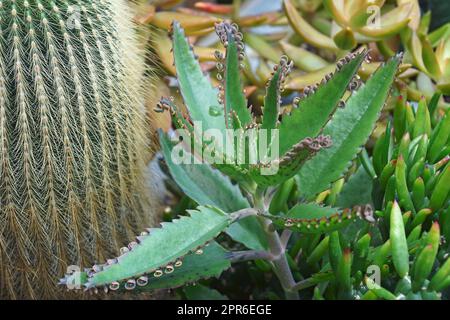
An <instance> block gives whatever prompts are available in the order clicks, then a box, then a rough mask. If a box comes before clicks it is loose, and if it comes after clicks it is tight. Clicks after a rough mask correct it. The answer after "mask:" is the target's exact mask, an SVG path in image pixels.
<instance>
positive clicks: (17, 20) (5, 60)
mask: <svg viewBox="0 0 450 320" xmlns="http://www.w3.org/2000/svg"><path fill="white" fill-rule="evenodd" d="M144 71H145V68H144V54H143V52H142V49H140V46H139V43H138V36H137V31H136V27H135V25H134V23H133V20H132V11H131V9H130V8H129V6H128V4H127V1H125V0H89V1H87V0H84V1H77V0H55V1H50V0H28V1H27V0H11V1H0V177H1V179H0V298H52V297H55V296H56V295H58V294H59V293H58V291H57V290H55V289H56V287H57V286H56V285H57V284H56V283H55V279H57V275H61V274H64V272H65V271H66V268H67V265H66V263H67V264H69V265H85V264H86V263H88V262H95V261H97V260H102V259H104V258H105V257H106V256H109V255H110V254H111V253H113V252H116V249H117V248H118V247H120V245H121V244H123V243H124V242H125V241H126V240H128V239H129V238H130V236H131V235H133V234H135V232H136V230H137V226H138V225H147V224H148V223H149V221H148V220H149V218H148V211H147V208H148V206H149V204H148V202H149V201H148V200H146V197H145V192H146V191H145V186H144V185H145V183H144V182H145V181H144V179H143V177H144V168H145V159H146V158H148V155H147V150H149V147H148V146H147V142H146V141H148V139H147V132H148V131H147V130H148V126H146V123H145V121H146V120H145V114H144V112H145V111H144V110H145V109H144V100H145V95H144V90H143V89H144V84H145V83H146V81H145V78H144V77H145V74H144Z"/></svg>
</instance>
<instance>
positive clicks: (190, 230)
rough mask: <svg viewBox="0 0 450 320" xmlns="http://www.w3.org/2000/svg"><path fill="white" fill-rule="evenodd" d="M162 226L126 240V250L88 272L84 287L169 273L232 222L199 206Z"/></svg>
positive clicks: (228, 217)
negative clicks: (90, 272)
mask: <svg viewBox="0 0 450 320" xmlns="http://www.w3.org/2000/svg"><path fill="white" fill-rule="evenodd" d="M188 212H189V214H190V216H182V217H180V218H179V219H175V220H173V221H172V222H169V223H168V222H163V223H161V225H162V227H161V228H158V229H150V230H149V234H146V235H141V236H140V237H138V241H139V243H138V242H134V243H130V245H129V249H128V250H126V252H123V253H122V255H121V256H119V257H118V258H116V259H110V260H108V262H107V263H106V264H105V265H103V266H102V267H101V268H100V269H101V270H98V271H94V272H93V273H92V274H90V275H89V277H88V280H87V282H86V284H85V286H86V287H87V288H91V287H98V286H102V285H108V284H110V283H112V282H114V281H121V280H125V279H129V278H137V277H140V276H143V275H146V274H149V273H152V274H153V275H154V276H158V275H160V274H161V273H162V272H168V273H170V272H172V271H173V269H174V267H176V266H177V261H178V259H181V258H183V257H184V256H185V255H187V254H189V253H191V252H196V251H198V250H202V249H200V248H201V247H202V246H204V245H205V243H207V242H208V241H210V240H212V239H213V238H215V237H216V236H217V235H218V234H219V233H220V232H222V231H223V230H225V229H226V228H227V227H228V225H229V224H230V223H231V222H232V219H231V217H230V216H229V215H227V214H225V213H224V212H223V211H221V210H219V209H217V208H213V207H203V206H200V207H198V208H197V210H190V211H188Z"/></svg>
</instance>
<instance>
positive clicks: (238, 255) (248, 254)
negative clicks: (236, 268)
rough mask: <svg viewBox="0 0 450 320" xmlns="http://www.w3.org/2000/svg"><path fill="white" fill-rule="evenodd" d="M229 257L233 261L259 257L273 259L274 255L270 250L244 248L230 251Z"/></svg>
mask: <svg viewBox="0 0 450 320" xmlns="http://www.w3.org/2000/svg"><path fill="white" fill-rule="evenodd" d="M228 259H230V261H231V263H236V262H244V261H250V260H257V259H262V260H268V261H272V260H273V255H272V254H271V253H270V252H267V251H264V250H244V251H234V252H230V255H229V256H228Z"/></svg>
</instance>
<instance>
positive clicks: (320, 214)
mask: <svg viewBox="0 0 450 320" xmlns="http://www.w3.org/2000/svg"><path fill="white" fill-rule="evenodd" d="M265 217H266V218H269V219H271V220H272V221H273V222H274V224H275V225H276V226H278V227H280V228H288V229H290V230H292V231H295V232H300V233H322V232H330V231H334V230H337V229H340V228H343V227H345V226H347V225H348V224H349V223H350V222H352V221H355V220H356V219H357V218H358V217H360V218H365V219H367V220H372V219H373V217H372V208H371V207H370V206H355V207H354V208H353V209H351V210H350V209H343V210H341V209H336V208H332V207H322V206H320V205H318V204H315V203H299V204H297V205H296V206H294V207H293V208H292V209H291V210H289V211H288V212H287V213H286V214H285V215H280V216H271V215H265Z"/></svg>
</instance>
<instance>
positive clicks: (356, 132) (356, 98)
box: [297, 56, 401, 198]
mask: <svg viewBox="0 0 450 320" xmlns="http://www.w3.org/2000/svg"><path fill="white" fill-rule="evenodd" d="M400 59H401V58H400V56H398V57H396V58H394V59H392V60H390V61H389V62H387V63H386V65H385V66H384V67H381V68H380V69H379V70H378V71H377V72H376V73H375V74H374V75H373V76H372V77H371V78H370V79H369V80H368V81H367V83H366V84H365V85H363V86H362V87H361V88H360V89H359V90H358V91H356V92H355V93H353V95H352V96H351V97H350V98H349V99H348V100H347V102H346V107H345V108H342V109H339V110H338V111H336V113H335V114H334V116H333V118H332V120H331V121H330V122H329V123H328V124H327V125H326V126H325V128H324V130H323V132H322V133H323V134H325V135H329V136H331V137H333V145H332V146H331V147H330V148H328V149H323V150H322V151H320V152H319V153H318V154H317V155H316V156H315V157H314V158H312V159H310V160H309V161H307V162H306V163H305V164H304V166H303V167H302V168H301V170H300V172H299V174H298V176H297V178H298V179H297V181H298V183H299V187H300V192H301V193H302V194H303V195H304V196H305V197H307V198H310V197H312V196H314V195H315V194H317V193H319V192H321V191H323V190H325V189H326V188H327V187H328V186H329V184H330V183H331V182H333V181H335V180H337V179H338V178H339V177H340V176H341V175H342V172H343V171H345V169H346V168H347V167H348V163H349V162H350V161H351V160H352V159H353V158H354V157H355V156H356V154H357V152H358V150H359V148H360V147H361V145H363V144H364V143H365V141H366V140H367V138H368V137H369V135H370V133H371V132H372V129H373V127H374V124H375V122H376V120H377V119H378V114H379V112H380V110H381V108H382V107H383V105H384V103H385V100H386V98H387V97H388V94H389V90H390V86H391V84H392V82H393V80H394V76H395V73H396V71H397V67H398V65H399V63H400Z"/></svg>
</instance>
